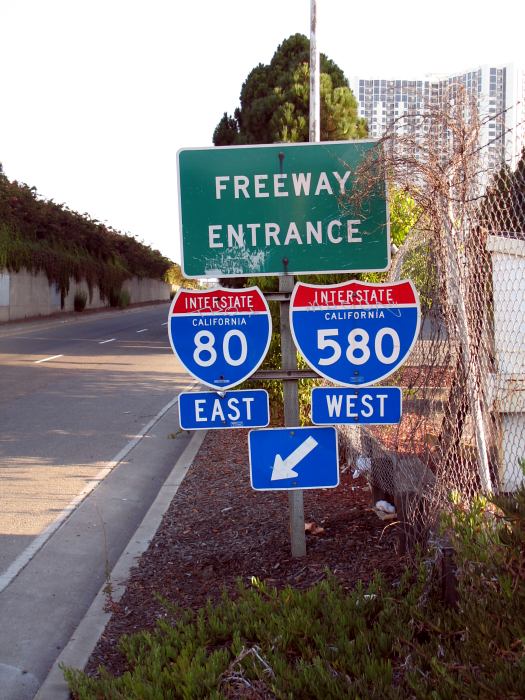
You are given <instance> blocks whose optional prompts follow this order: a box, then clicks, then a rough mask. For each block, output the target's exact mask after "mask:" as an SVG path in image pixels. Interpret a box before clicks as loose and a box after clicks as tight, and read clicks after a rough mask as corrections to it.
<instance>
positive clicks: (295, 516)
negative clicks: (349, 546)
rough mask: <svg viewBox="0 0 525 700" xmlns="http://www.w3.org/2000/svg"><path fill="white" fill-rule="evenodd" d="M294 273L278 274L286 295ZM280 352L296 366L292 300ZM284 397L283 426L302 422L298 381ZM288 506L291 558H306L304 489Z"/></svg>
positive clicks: (285, 304) (286, 307)
mask: <svg viewBox="0 0 525 700" xmlns="http://www.w3.org/2000/svg"><path fill="white" fill-rule="evenodd" d="M293 287H294V277H293V275H284V276H283V277H279V292H288V294H287V297H288V295H289V294H291V292H292V291H293ZM280 305H281V310H280V321H281V355H282V368H283V370H296V369H297V355H296V350H295V345H294V342H293V338H292V333H291V330H290V301H289V298H287V300H286V301H281V303H280ZM283 396H284V425H285V426H293V427H297V426H298V425H299V390H298V382H297V380H296V379H295V380H290V381H286V382H283ZM288 505H289V510H290V540H291V545H292V557H296V558H297V557H304V556H305V555H306V536H305V533H304V505H303V492H302V490H297V491H289V492H288Z"/></svg>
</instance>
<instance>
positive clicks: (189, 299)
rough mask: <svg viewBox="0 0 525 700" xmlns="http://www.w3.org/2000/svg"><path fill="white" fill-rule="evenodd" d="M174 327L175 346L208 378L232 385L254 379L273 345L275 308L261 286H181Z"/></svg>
mask: <svg viewBox="0 0 525 700" xmlns="http://www.w3.org/2000/svg"><path fill="white" fill-rule="evenodd" d="M168 333H169V339H170V343H171V347H172V349H173V352H174V353H175V355H176V356H177V357H178V359H179V360H180V362H181V363H182V365H183V366H184V367H185V369H186V370H187V371H188V372H189V373H190V374H191V375H192V376H193V377H195V378H196V379H198V380H199V381H201V382H202V383H203V384H206V385H207V386H210V387H212V388H214V389H217V390H222V389H228V388H230V387H233V386H236V385H237V384H240V383H241V382H243V381H244V380H245V379H248V378H249V377H250V376H251V375H252V374H253V373H254V372H255V370H256V369H257V368H258V367H259V365H260V364H261V362H262V361H263V360H264V357H265V355H266V353H267V351H268V347H269V345H270V339H271V335H272V322H271V316H270V310H269V308H268V304H267V302H266V299H265V298H264V296H263V294H262V292H261V291H260V289H258V287H248V288H246V289H226V288H224V287H215V288H213V289H209V290H204V291H201V290H194V289H179V291H178V292H177V294H176V295H175V298H174V299H173V302H172V304H171V308H170V312H169V321H168Z"/></svg>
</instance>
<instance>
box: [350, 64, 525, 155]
mask: <svg viewBox="0 0 525 700" xmlns="http://www.w3.org/2000/svg"><path fill="white" fill-rule="evenodd" d="M456 85H461V86H463V87H464V88H465V89H466V90H467V91H468V92H469V93H470V94H471V95H473V96H474V97H475V99H476V102H477V106H478V111H479V115H480V121H481V131H480V146H481V147H482V148H483V152H484V155H485V156H486V158H485V161H486V163H487V166H488V167H489V168H497V167H499V166H500V165H501V164H502V163H503V162H506V163H507V164H508V165H509V166H510V167H511V168H514V167H515V165H516V163H517V161H518V159H519V157H520V154H521V149H522V148H523V145H524V134H525V128H524V125H523V120H524V117H525V109H524V102H525V80H524V73H523V71H522V70H521V69H518V68H516V67H515V66H513V65H505V66H500V67H494V66H486V65H485V66H480V67H478V68H476V69H474V70H471V71H468V72H466V73H457V74H454V75H449V76H435V75H431V76H428V77H426V78H424V79H421V80H397V79H394V80H387V79H364V78H357V79H356V80H355V81H354V83H353V90H354V94H355V96H356V98H357V100H358V102H359V116H361V117H365V118H366V120H367V121H368V131H369V135H370V136H371V137H372V138H381V136H383V135H384V134H385V133H386V132H387V130H389V129H392V128H393V127H394V125H396V130H397V133H398V134H400V135H407V134H411V135H413V136H418V135H422V133H423V131H422V130H423V129H424V128H425V126H424V124H423V123H422V121H421V119H418V116H417V115H421V114H424V113H425V112H427V113H428V111H429V110H430V109H432V108H439V106H440V104H441V103H442V100H443V97H444V95H445V94H447V93H449V92H450V90H451V89H454V86H456Z"/></svg>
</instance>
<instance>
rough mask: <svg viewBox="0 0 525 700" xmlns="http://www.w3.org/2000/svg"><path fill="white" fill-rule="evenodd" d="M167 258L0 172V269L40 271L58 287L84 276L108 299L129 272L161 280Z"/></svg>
mask: <svg viewBox="0 0 525 700" xmlns="http://www.w3.org/2000/svg"><path fill="white" fill-rule="evenodd" d="M171 264H172V263H171V261H170V260H168V259H167V258H165V257H163V256H162V255H161V254H160V253H159V252H158V251H156V250H152V249H151V248H149V247H148V246H146V245H144V244H143V243H139V242H138V241H136V240H135V239H134V238H133V237H132V236H127V235H123V234H121V233H120V232H118V231H115V230H114V229H112V228H111V227H108V226H105V225H104V224H102V223H100V221H97V220H96V219H92V218H91V217H89V215H88V214H86V213H85V214H78V213H77V212H74V211H71V210H70V209H68V208H67V207H66V206H65V205H63V204H56V203H55V202H53V201H52V200H50V201H46V200H43V199H41V198H40V197H39V196H38V195H37V192H36V189H35V188H34V187H28V186H27V185H25V184H21V183H18V182H10V181H9V180H8V179H7V177H6V176H5V175H4V174H3V173H1V172H0V268H5V269H8V270H12V271H13V272H18V271H19V270H20V269H21V268H26V269H27V270H29V271H30V272H39V271H43V272H45V274H46V275H47V277H48V279H49V281H50V282H54V283H55V284H56V285H57V287H58V289H60V292H61V297H62V305H63V303H64V299H65V296H66V295H67V293H68V291H69V283H70V279H71V278H73V279H75V281H77V282H79V281H80V280H81V279H85V280H86V282H87V284H88V289H89V296H90V297H91V294H92V290H93V287H94V286H95V285H98V287H99V289H100V295H101V297H102V298H103V299H108V298H109V294H110V290H112V289H115V288H116V289H120V287H121V286H122V283H123V282H124V280H126V279H129V278H130V277H133V276H137V277H150V278H154V279H163V277H164V274H165V272H166V271H167V270H168V268H169V267H170V265H171Z"/></svg>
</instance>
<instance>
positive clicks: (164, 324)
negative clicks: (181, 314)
mask: <svg viewBox="0 0 525 700" xmlns="http://www.w3.org/2000/svg"><path fill="white" fill-rule="evenodd" d="M160 325H161V326H167V325H168V322H167V321H166V323H161V324H160Z"/></svg>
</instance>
